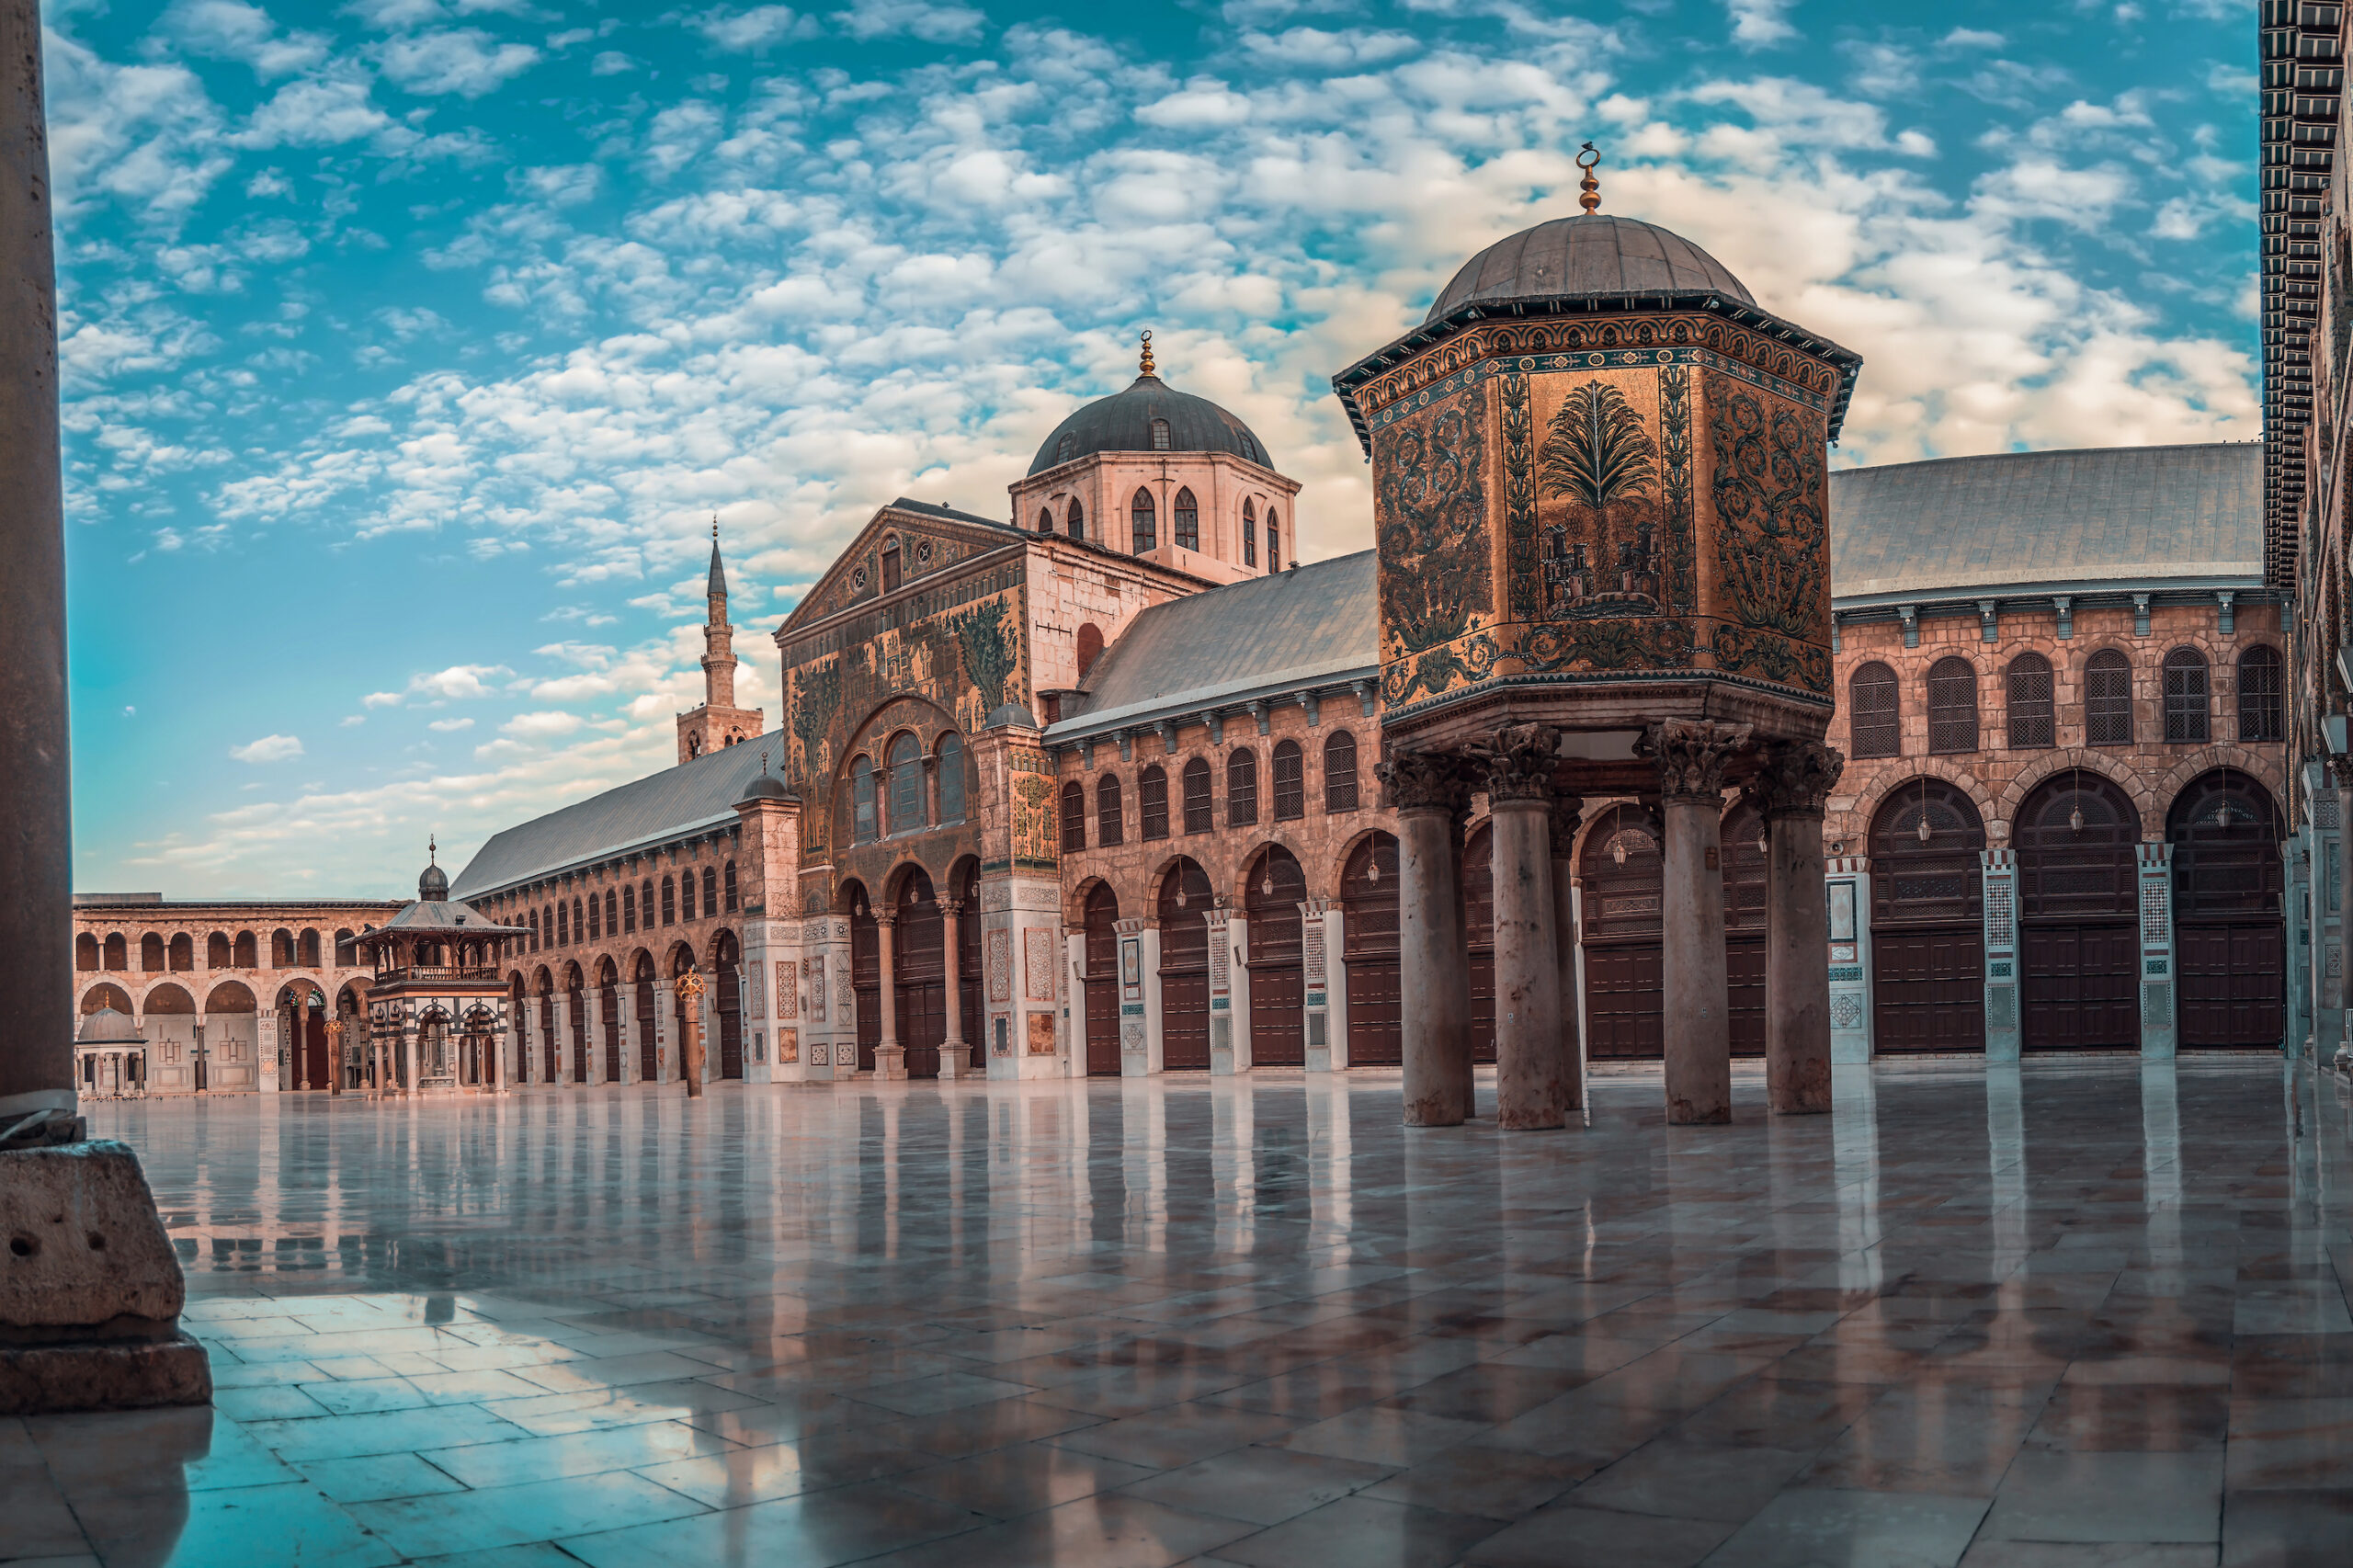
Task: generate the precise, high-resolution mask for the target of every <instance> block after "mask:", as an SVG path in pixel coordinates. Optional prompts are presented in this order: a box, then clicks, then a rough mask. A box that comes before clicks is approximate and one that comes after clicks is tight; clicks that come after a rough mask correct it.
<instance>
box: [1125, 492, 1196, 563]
mask: <svg viewBox="0 0 2353 1568" xmlns="http://www.w3.org/2000/svg"><path fill="white" fill-rule="evenodd" d="M1136 498H1137V500H1138V501H1144V500H1147V499H1149V497H1147V496H1146V495H1145V494H1144V493H1143V492H1142V491H1141V490H1139V491H1137V492H1136ZM1188 499H1190V497H1189V496H1188V495H1182V494H1180V495H1178V496H1177V497H1176V505H1178V506H1183V505H1184V504H1185V503H1186V501H1188ZM1128 528H1129V531H1130V532H1131V533H1132V534H1133V535H1134V536H1135V537H1134V538H1132V539H1131V540H1129V541H1128V549H1129V550H1130V551H1131V552H1132V553H1134V554H1137V555H1144V554H1148V553H1150V552H1151V551H1154V550H1157V549H1158V548H1160V530H1159V527H1158V518H1157V517H1155V516H1154V513H1153V511H1152V509H1151V508H1150V507H1149V506H1138V507H1137V508H1136V509H1135V510H1134V511H1132V512H1131V513H1129V514H1128Z"/></svg>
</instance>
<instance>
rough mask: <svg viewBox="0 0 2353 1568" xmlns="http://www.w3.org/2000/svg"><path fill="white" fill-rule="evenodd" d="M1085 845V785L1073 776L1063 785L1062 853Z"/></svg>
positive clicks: (1066, 853)
mask: <svg viewBox="0 0 2353 1568" xmlns="http://www.w3.org/2000/svg"><path fill="white" fill-rule="evenodd" d="M1084 848H1086V785H1084V784H1081V783H1080V782H1079V781H1078V780H1077V779H1075V778H1074V779H1072V780H1071V781H1070V782H1069V783H1067V784H1064V785H1063V854H1065V855H1074V854H1076V853H1077V852H1078V851H1079V850H1082V849H1084Z"/></svg>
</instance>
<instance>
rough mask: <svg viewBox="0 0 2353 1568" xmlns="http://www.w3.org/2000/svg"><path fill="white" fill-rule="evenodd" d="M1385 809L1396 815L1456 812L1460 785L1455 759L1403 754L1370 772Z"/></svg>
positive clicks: (1458, 808)
mask: <svg viewBox="0 0 2353 1568" xmlns="http://www.w3.org/2000/svg"><path fill="white" fill-rule="evenodd" d="M1373 773H1374V774H1375V776H1377V777H1378V778H1380V780H1381V793H1382V795H1383V796H1385V797H1386V798H1387V801H1388V803H1389V809H1390V810H1392V811H1397V812H1417V811H1443V812H1460V811H1461V807H1462V801H1463V789H1462V782H1461V778H1460V777H1459V776H1458V775H1457V772H1456V767H1455V759H1454V758H1453V757H1451V756H1442V755H1440V754H1438V753H1437V752H1426V751H1404V750H1400V751H1397V752H1395V753H1393V754H1392V756H1390V758H1389V759H1388V760H1387V761H1386V762H1383V763H1381V764H1380V765H1379V766H1378V767H1375V768H1374V769H1373Z"/></svg>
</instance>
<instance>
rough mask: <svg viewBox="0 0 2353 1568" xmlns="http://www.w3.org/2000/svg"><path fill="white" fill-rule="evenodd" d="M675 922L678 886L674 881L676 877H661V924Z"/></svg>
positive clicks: (667, 924) (668, 924)
mask: <svg viewBox="0 0 2353 1568" xmlns="http://www.w3.org/2000/svg"><path fill="white" fill-rule="evenodd" d="M677 923H678V887H677V882H676V879H674V878H671V877H665V878H663V879H662V924H663V925H665V926H676V924H677Z"/></svg>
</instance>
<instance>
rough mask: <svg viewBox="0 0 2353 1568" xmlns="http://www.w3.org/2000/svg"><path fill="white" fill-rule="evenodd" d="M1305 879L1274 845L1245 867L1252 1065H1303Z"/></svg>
mask: <svg viewBox="0 0 2353 1568" xmlns="http://www.w3.org/2000/svg"><path fill="white" fill-rule="evenodd" d="M1306 898H1307V875H1306V873H1305V872H1304V871H1302V870H1301V869H1300V866H1299V862H1298V861H1297V860H1296V859H1294V858H1292V856H1291V853H1290V850H1288V849H1285V848H1283V847H1281V846H1279V845H1278V846H1273V847H1271V848H1269V849H1268V850H1267V852H1266V853H1265V854H1264V855H1262V856H1260V857H1259V858H1258V862H1257V864H1256V865H1255V866H1253V867H1252V868H1251V869H1250V884H1249V891H1248V892H1247V893H1246V894H1245V899H1244V907H1245V910H1246V912H1247V914H1248V915H1249V920H1250V1061H1251V1064H1252V1065H1253V1066H1257V1067H1302V1066H1305V1065H1306V1063H1307V976H1306V971H1305V967H1304V965H1305V951H1306V949H1305V941H1306V919H1305V915H1303V914H1302V911H1301V908H1300V905H1301V904H1302V903H1304V902H1305V901H1306Z"/></svg>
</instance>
